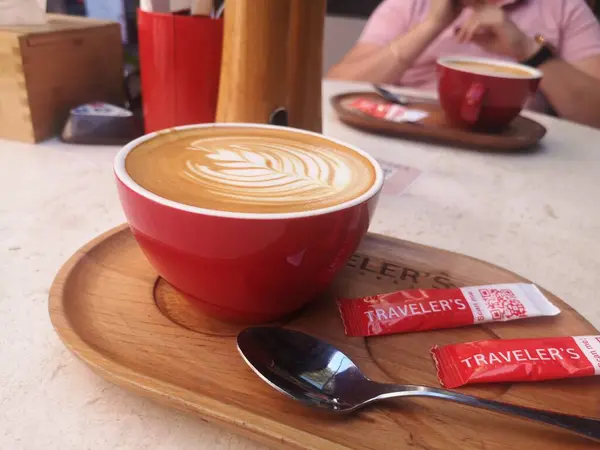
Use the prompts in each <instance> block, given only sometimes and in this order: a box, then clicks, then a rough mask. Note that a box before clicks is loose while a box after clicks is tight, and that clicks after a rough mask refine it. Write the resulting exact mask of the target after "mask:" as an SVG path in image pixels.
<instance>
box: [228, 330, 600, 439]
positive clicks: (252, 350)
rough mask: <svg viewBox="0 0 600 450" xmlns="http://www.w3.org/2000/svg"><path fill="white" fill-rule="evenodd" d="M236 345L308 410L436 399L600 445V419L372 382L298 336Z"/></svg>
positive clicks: (282, 334) (249, 333)
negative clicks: (555, 429)
mask: <svg viewBox="0 0 600 450" xmlns="http://www.w3.org/2000/svg"><path fill="white" fill-rule="evenodd" d="M237 345H238V350H239V351H240V353H241V354H242V357H243V358H244V360H245V361H246V363H248V365H249V366H250V367H251V368H252V369H253V370H254V371H255V372H256V374H257V375H258V376H259V377H260V378H262V379H263V380H264V381H265V382H267V383H268V384H270V385H271V386H272V387H274V388H275V389H277V390H278V391H280V392H282V393H283V394H286V395H288V396H290V397H292V398H293V399H295V400H298V401H300V402H302V403H304V404H305V405H308V406H313V407H317V408H321V409H327V410H330V411H335V412H351V411H354V410H357V409H359V408H362V407H363V406H365V405H368V404H369V403H372V402H374V401H376V400H383V399H389V398H395V397H433V398H437V399H441V400H450V401H453V402H457V403H462V404H464V405H468V406H473V407H475V408H482V409H487V410H490V411H495V412H497V413H502V414H507V415H514V416H519V417H522V418H526V419H530V420H533V421H536V422H541V423H544V424H547V425H553V426H555V427H559V428H563V429H565V430H567V431H570V432H572V433H575V434H578V435H580V436H584V437H586V438H588V439H592V440H596V441H600V419H593V418H589V417H580V416H574V415H569V414H561V413H557V412H551V411H543V410H539V409H534V408H527V407H524V406H517V405H511V404H508V403H502V402H497V401H493V400H487V399H483V398H477V397H472V396H470V395H464V394H460V393H458V392H454V391H447V390H444V389H438V388H433V387H425V386H413V385H401V384H383V383H378V382H375V381H371V380H370V379H368V378H367V377H365V376H364V375H363V374H362V373H361V372H360V370H359V369H358V367H357V366H356V365H355V364H354V363H353V362H352V361H351V360H350V358H348V357H347V356H346V355H344V354H343V353H342V352H340V351H339V350H338V349H337V348H335V347H333V346H332V345H330V344H328V343H327V342H324V341H321V340H319V339H316V338H314V337H312V336H309V335H307V334H304V333H301V332H298V331H293V330H287V329H283V328H276V327H253V328H248V329H246V330H244V331H242V332H241V333H240V334H239V335H238V338H237Z"/></svg>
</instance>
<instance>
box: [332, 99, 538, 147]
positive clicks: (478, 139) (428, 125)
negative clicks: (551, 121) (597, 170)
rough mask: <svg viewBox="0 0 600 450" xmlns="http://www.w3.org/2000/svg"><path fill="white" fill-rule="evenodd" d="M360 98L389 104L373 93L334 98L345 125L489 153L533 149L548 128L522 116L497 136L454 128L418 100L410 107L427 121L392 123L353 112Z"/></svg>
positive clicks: (437, 108)
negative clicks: (424, 112) (353, 102)
mask: <svg viewBox="0 0 600 450" xmlns="http://www.w3.org/2000/svg"><path fill="white" fill-rule="evenodd" d="M359 97H362V98H369V99H371V100H375V101H377V102H381V103H386V102H387V101H386V100H385V99H384V98H383V97H381V96H380V95H378V94H376V93H374V92H349V93H346V94H339V95H336V96H335V97H332V99H331V104H332V106H333V108H334V110H335V111H336V113H337V115H338V116H339V118H340V120H341V121H342V122H344V123H345V124H347V125H350V126H352V127H355V128H359V129H361V130H365V131H369V132H372V133H378V134H386V135H392V136H399V137H404V138H409V139H419V140H426V141H435V142H438V143H443V144H447V145H455V146H459V147H465V148H470V149H473V150H487V151H490V150H493V151H516V150H528V149H532V148H534V147H536V146H537V144H538V143H539V142H540V141H541V139H542V138H543V137H544V136H545V135H546V128H544V127H543V126H542V125H540V124H539V123H537V122H536V121H534V120H531V119H528V118H527V117H523V116H518V117H517V118H516V119H515V120H513V121H512V122H511V123H510V125H509V126H508V127H507V128H506V129H505V130H504V131H503V132H501V133H496V134H489V133H478V132H474V131H468V130H461V129H457V128H453V127H451V126H450V125H448V123H447V122H446V119H445V118H444V112H443V111H442V109H441V108H440V105H439V104H438V103H434V102H419V101H415V102H414V103H411V104H410V106H409V108H414V109H419V110H423V111H427V112H428V113H429V115H428V116H427V117H426V118H425V119H423V120H421V121H419V122H415V123H410V122H400V123H398V122H392V121H390V120H386V119H380V118H377V117H371V116H369V115H368V114H365V113H363V112H360V111H356V110H354V109H351V108H350V107H349V106H348V105H349V104H350V103H351V102H352V101H353V100H355V99H356V98H359Z"/></svg>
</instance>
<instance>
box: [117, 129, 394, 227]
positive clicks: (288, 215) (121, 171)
mask: <svg viewBox="0 0 600 450" xmlns="http://www.w3.org/2000/svg"><path fill="white" fill-rule="evenodd" d="M226 127H237V128H255V129H256V128H259V129H265V130H281V129H284V130H287V131H289V132H291V133H295V134H302V135H306V136H314V137H318V138H321V139H326V140H329V141H331V142H333V143H334V144H337V145H341V146H343V147H346V148H348V149H350V150H351V151H354V152H356V153H358V154H359V155H361V156H363V157H365V158H366V159H367V160H368V161H369V163H371V165H372V166H373V168H374V170H375V180H374V181H373V185H372V186H371V187H370V188H369V189H368V190H367V191H366V192H364V193H363V194H361V195H360V196H358V197H355V198H353V199H352V200H348V201H346V202H343V203H340V204H338V205H333V206H328V207H326V208H319V209H314V210H309V211H295V212H284V213H247V212H234V211H220V210H216V209H208V208H201V207H198V206H191V205H186V204H184V203H179V202H176V201H174V200H169V199H167V198H164V197H161V196H159V195H157V194H154V193H153V192H150V191H149V190H147V189H145V188H143V187H142V186H140V185H139V184H138V183H136V182H135V181H134V180H133V178H132V177H131V176H130V175H129V174H128V173H127V170H126V169H125V160H126V158H127V155H128V154H129V153H131V151H133V150H134V149H135V148H136V147H138V146H139V145H140V144H142V143H143V142H146V141H149V140H150V139H153V138H155V137H156V136H158V135H161V134H165V133H173V132H176V131H180V130H190V129H203V128H226ZM113 169H114V172H115V176H116V177H117V179H118V180H119V181H120V182H121V183H123V184H124V185H125V186H126V187H127V188H129V189H131V190H132V191H133V192H135V193H136V194H138V195H141V196H142V197H145V198H146V199H148V200H151V201H153V202H155V203H159V204H161V205H163V206H167V207H169V208H174V209H178V210H180V211H185V212H189V213H193V214H202V215H207V216H213V217H223V218H233V219H261V220H275V219H300V218H305V217H314V216H321V215H325V214H329V213H333V212H337V211H342V210H345V209H348V208H351V207H353V206H356V205H359V204H361V203H364V202H365V201H367V200H369V199H370V198H372V197H374V196H375V195H376V194H377V193H379V191H380V190H381V188H382V187H383V182H384V174H383V169H382V168H381V166H380V165H379V163H378V162H377V160H376V159H375V158H373V157H372V156H371V155H370V154H369V153H367V152H366V151H364V150H361V149H359V148H357V147H355V146H353V145H350V144H347V143H345V142H343V141H340V140H338V139H334V138H331V137H329V136H325V135H323V134H320V133H315V132H312V131H307V130H301V129H297V128H291V127H282V126H278V125H266V124H257V123H235V122H223V123H206V124H194V125H183V126H178V127H172V128H167V129H165V130H159V131H155V132H152V133H148V134H145V135H143V136H140V137H139V138H137V139H134V140H133V141H131V142H129V143H128V144H127V145H125V146H124V147H123V148H121V149H120V150H119V151H118V153H117V155H116V156H115V159H114V163H113Z"/></svg>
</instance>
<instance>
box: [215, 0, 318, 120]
mask: <svg viewBox="0 0 600 450" xmlns="http://www.w3.org/2000/svg"><path fill="white" fill-rule="evenodd" d="M311 1H312V0H311ZM289 23H290V1H289V0H227V3H226V7H225V26H224V33H225V35H224V42H223V62H222V66H221V82H220V87H219V103H218V107H217V122H256V123H268V122H269V118H270V116H271V114H272V113H273V111H274V110H275V109H277V108H280V107H286V108H287V93H288V86H287V67H288V64H287V54H288V53H287V52H288V35H289Z"/></svg>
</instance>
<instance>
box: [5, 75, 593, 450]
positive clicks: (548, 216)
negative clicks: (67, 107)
mask: <svg viewBox="0 0 600 450" xmlns="http://www.w3.org/2000/svg"><path fill="white" fill-rule="evenodd" d="M362 88H366V89H368V88H367V87H366V86H362V85H355V84H347V83H340V82H325V85H324V123H325V126H324V133H325V134H326V135H329V136H333V137H336V138H339V139H342V140H345V141H348V142H349V143H352V144H354V145H357V146H359V147H362V148H363V149H365V150H367V151H368V152H370V153H371V154H373V155H374V156H375V157H377V158H378V159H380V160H382V161H385V162H387V163H395V164H401V165H404V166H410V167H412V168H414V169H416V170H418V171H420V174H419V176H418V177H417V179H416V180H415V181H414V182H413V183H412V184H411V185H410V186H409V187H408V188H407V189H406V190H405V191H404V192H403V193H402V194H398V193H393V192H388V193H387V194H386V195H383V196H382V198H381V201H380V204H379V208H378V211H377V213H376V215H375V217H374V220H373V223H372V227H371V230H372V231H374V232H377V233H383V234H387V235H390V236H394V237H398V238H402V239H407V240H411V241H415V242H419V243H423V244H427V245H431V246H437V247H441V248H445V249H448V250H452V251H457V252H461V253H465V254H468V255H471V256H475V257H478V258H481V259H484V260H487V261H489V262H492V263H495V264H498V265H501V266H504V267H506V268H508V269H510V270H512V271H515V272H517V273H519V274H521V275H523V276H525V277H527V278H529V279H531V280H533V281H534V282H536V283H538V284H540V285H541V286H543V287H545V288H546V289H549V290H550V291H552V292H554V293H555V294H557V295H558V296H559V297H561V298H563V299H564V300H565V301H566V302H567V303H569V304H570V305H572V306H573V307H574V308H575V309H577V310H578V311H579V312H580V313H581V314H583V315H584V316H585V317H586V318H587V319H588V320H589V321H590V322H591V323H592V324H594V325H595V326H596V327H597V328H599V329H600V296H599V295H598V294H597V293H596V291H595V288H596V286H597V284H598V281H600V275H599V274H600V256H599V255H600V239H599V236H600V200H598V198H600V144H599V142H600V131H598V130H594V129H591V128H587V127H583V126H579V125H575V124H572V123H569V122H564V121H560V120H557V119H553V118H550V117H545V116H541V115H533V116H532V117H534V118H535V120H537V121H539V122H541V123H542V124H544V125H545V126H546V127H547V128H548V134H547V136H546V137H545V139H544V141H543V145H542V147H541V148H540V149H539V150H538V151H536V152H532V153H514V154H509V153H503V154H501V153H478V152H474V151H468V150H459V149H452V148H448V147H442V146H438V145H431V144H426V143H421V142H410V141H405V140H401V139H392V138H385V137H379V136H374V135H370V134H366V133H362V132H359V131H356V130H352V129H350V128H348V127H346V126H345V125H343V124H342V123H340V122H339V121H338V120H337V118H336V117H335V115H334V113H333V111H332V110H331V108H330V106H329V101H328V99H329V97H330V96H331V95H333V94H336V93H338V92H344V91H348V90H356V89H362ZM117 150H118V148H117V147H93V146H83V145H80V146H77V145H66V144H63V143H60V142H58V141H49V142H46V143H42V144H39V145H27V144H21V143H15V142H8V141H1V140H0V198H1V201H0V255H1V256H0V318H1V319H0V380H1V381H0V424H1V425H0V448H2V449H11V450H20V449H27V450H29V449H31V450H34V449H35V450H40V449H44V450H52V449H57V450H59V449H60V450H70V449H73V450H75V449H77V450H81V449H90V450H96V449H110V450H122V449H135V450H142V449H156V448H160V449H162V450H169V449H177V450H183V449H194V450H199V449H211V450H220V449H234V448H235V449H258V448H263V447H261V446H260V445H258V444H255V443H253V442H250V441H248V440H247V439H245V438H242V437H238V436H236V435H233V434H231V433H230V432H227V431H224V430H222V429H220V428H217V427H215V426H213V425H210V424H207V423H206V422H203V421H202V420H199V419H198V418H196V417H192V416H189V415H185V414H182V413H178V412H174V411H172V410H169V409H167V408H163V407H161V406H158V405H156V404H154V403H152V402H151V401H148V400H145V399H143V398H140V397H138V396H136V395H134V394H130V393H129V392H127V391H125V390H123V389H121V388H118V387H115V386H113V385H111V384H108V383H107V382H105V381H103V380H102V379H100V378H99V377H97V376H96V375H94V374H92V373H91V372H90V371H89V370H88V369H87V368H86V366H85V365H84V364H82V363H81V362H79V361H78V360H77V359H75V357H74V356H72V355H71V354H70V353H69V352H68V351H67V350H66V349H65V347H64V346H63V345H62V343H61V342H60V341H59V339H58V337H57V335H56V334H55V333H54V331H53V329H52V326H51V324H50V320H49V317H48V308H47V300H48V289H49V287H50V285H51V283H52V280H53V278H54V275H55V274H56V272H57V271H58V269H59V268H60V266H61V265H62V264H63V263H64V262H65V261H66V259H67V258H68V257H69V256H70V255H71V254H72V253H73V252H74V251H75V250H77V249H78V248H79V247H80V246H82V245H83V244H85V243H86V242H87V241H89V240H90V239H92V238H93V237H95V236H96V235H98V234H100V233H102V232H103V231H106V230H107V229H109V228H111V227H114V226H116V225H118V224H120V223H122V222H123V221H124V216H123V214H122V212H121V209H120V207H119V203H118V199H117V195H116V189H115V185H114V182H113V176H112V169H111V162H112V159H113V157H114V155H115V153H116V152H117Z"/></svg>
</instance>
